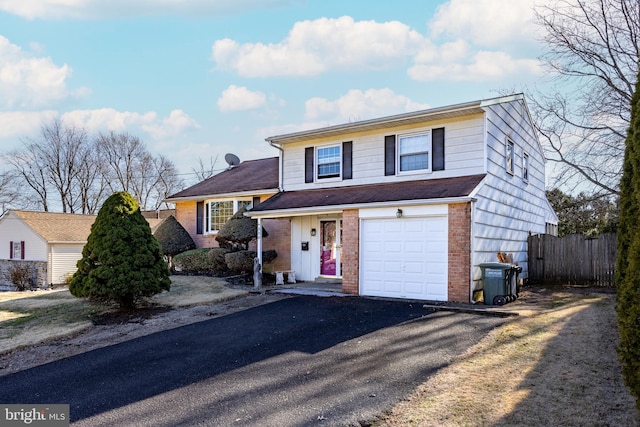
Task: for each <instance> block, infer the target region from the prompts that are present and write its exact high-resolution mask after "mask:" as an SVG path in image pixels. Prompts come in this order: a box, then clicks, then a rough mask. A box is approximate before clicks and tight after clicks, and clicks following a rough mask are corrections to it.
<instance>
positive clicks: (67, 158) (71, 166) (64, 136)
mask: <svg viewBox="0 0 640 427" xmlns="http://www.w3.org/2000/svg"><path fill="white" fill-rule="evenodd" d="M89 145H90V141H89V139H88V137H87V133H86V131H85V130H84V129H82V128H78V127H75V126H73V125H70V124H67V123H63V122H61V121H59V120H54V121H53V122H51V123H49V124H45V125H43V126H42V127H41V128H40V135H39V136H38V137H37V138H34V139H28V140H25V147H24V149H23V150H20V151H14V152H13V153H11V154H9V155H8V156H7V158H8V161H9V163H11V164H12V165H13V167H14V170H15V171H16V172H17V174H18V175H19V176H21V178H22V181H23V183H24V184H26V187H27V188H30V190H31V191H30V192H31V193H32V197H33V198H34V199H37V201H38V203H37V204H38V205H39V206H40V207H41V208H42V209H43V210H45V211H49V209H50V208H51V204H52V202H55V203H56V204H57V203H59V204H60V207H61V208H62V212H71V213H73V212H76V211H82V212H86V206H85V205H84V204H83V201H82V197H81V196H80V195H81V193H79V192H78V179H79V175H80V174H81V172H82V171H83V170H87V169H94V168H95V164H91V163H90V164H87V162H88V161H90V160H92V158H91V157H90V153H91V147H90V146H89ZM54 194H55V195H56V196H57V197H55V200H50V197H52V195H54Z"/></svg>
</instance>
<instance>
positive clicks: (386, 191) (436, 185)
mask: <svg viewBox="0 0 640 427" xmlns="http://www.w3.org/2000/svg"><path fill="white" fill-rule="evenodd" d="M483 178H484V175H470V176H462V177H455V178H441V179H431V180H420V181H403V182H396V183H387V184H370V185H354V186H349V187H334V188H321V189H311V190H299V191H285V192H281V193H278V194H276V195H275V196H273V197H271V198H269V199H267V200H265V201H264V202H262V203H260V204H259V205H258V206H255V207H254V208H253V209H252V210H251V211H252V212H268V211H274V210H283V209H300V208H312V207H323V206H340V205H358V204H368V203H382V202H400V201H409V200H430V199H446V198H456V197H464V196H469V195H470V194H471V192H472V191H473V190H474V189H475V188H476V187H477V185H478V184H479V183H480V181H482V179H483Z"/></svg>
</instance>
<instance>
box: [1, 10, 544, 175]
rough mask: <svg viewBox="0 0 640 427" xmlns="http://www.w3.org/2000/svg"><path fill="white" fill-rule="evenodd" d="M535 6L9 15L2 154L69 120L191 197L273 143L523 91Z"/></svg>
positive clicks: (533, 58) (535, 51) (534, 60)
mask: <svg viewBox="0 0 640 427" xmlns="http://www.w3.org/2000/svg"><path fill="white" fill-rule="evenodd" d="M533 1H534V0H516V1H514V0H449V1H432V0H394V1H372V0H363V1H361V0H340V1H334V0H316V1H313V0H307V1H304V0H189V1H187V0H182V1H180V0H109V1H104V0H20V1H16V0H0V146H1V147H2V148H3V150H4V151H3V152H6V151H8V150H10V149H14V148H19V147H20V146H21V145H22V141H24V140H25V138H30V137H35V136H37V134H38V130H39V128H40V126H41V124H42V123H46V122H47V121H51V120H52V119H54V118H60V119H62V120H63V121H69V122H73V123H74V124H76V125H81V126H84V127H85V128H86V129H87V130H88V131H89V132H91V133H97V132H99V131H104V130H108V129H111V130H115V131H126V132H128V133H130V134H132V135H136V136H138V137H139V138H140V139H142V140H143V141H144V142H145V144H146V146H147V148H148V149H149V151H151V152H152V153H154V154H162V155H165V156H167V157H168V158H169V159H171V160H172V161H173V162H174V163H175V164H176V166H177V168H178V170H179V171H180V173H181V174H184V175H183V177H184V179H185V180H186V181H187V182H188V183H193V179H194V177H193V175H191V174H190V173H191V172H192V169H194V168H197V166H198V162H199V160H200V159H202V160H203V161H204V163H205V164H208V162H209V161H210V159H212V158H215V157H216V156H218V160H217V163H216V168H217V169H223V168H224V167H225V166H226V163H225V162H224V155H225V154H226V153H229V152H232V153H235V154H236V155H238V156H239V157H240V159H241V160H249V159H255V158H260V157H267V156H275V155H276V154H277V152H275V151H274V150H273V149H272V148H270V147H269V146H268V145H267V143H266V142H265V141H264V139H265V138H266V137H269V136H273V135H278V134H282V133H287V132H293V131H298V130H303V129H312V128H317V127H322V126H326V125H334V124H340V123H345V122H349V121H355V120H365V119H370V118H374V117H380V116H385V115H391V114H400V113H404V112H407V111H414V110H419V109H423V108H428V107H438V106H443V105H449V104H455V103H459V102H465V101H471V100H477V99H483V98H490V97H494V96H498V95H500V94H504V93H507V92H520V91H523V90H524V91H526V90H528V89H529V88H531V89H533V88H535V87H538V86H539V85H540V84H541V82H542V81H543V76H544V72H543V68H542V65H541V64H540V62H539V60H538V57H539V55H540V54H541V44H539V43H538V42H537V41H536V40H537V35H536V27H535V25H534V22H533V12H532V2H533Z"/></svg>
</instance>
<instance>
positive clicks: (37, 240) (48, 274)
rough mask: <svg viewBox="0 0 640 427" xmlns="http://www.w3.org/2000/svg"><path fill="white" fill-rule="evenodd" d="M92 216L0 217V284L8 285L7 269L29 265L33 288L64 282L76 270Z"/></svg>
mask: <svg viewBox="0 0 640 427" xmlns="http://www.w3.org/2000/svg"><path fill="white" fill-rule="evenodd" d="M95 218H96V217H95V216H94V215H78V214H68V213H52V212H31V211H21V210H9V211H7V212H5V214H4V215H3V216H2V217H1V218H0V248H4V249H2V250H0V273H1V274H0V279H1V280H0V284H2V285H5V286H7V285H9V286H10V285H11V282H10V281H9V278H8V274H7V271H8V268H9V266H10V265H11V263H13V262H15V261H23V262H25V263H28V264H29V265H30V266H31V267H32V268H33V271H34V272H37V273H36V274H35V276H36V277H37V279H35V280H34V281H35V282H36V283H33V285H34V286H39V287H46V286H47V285H52V284H53V285H57V284H61V283H64V281H65V279H66V277H67V276H68V275H70V274H73V273H74V272H75V271H76V262H77V261H78V260H79V259H80V258H81V257H82V248H83V247H84V245H85V243H86V242H87V237H88V236H89V233H90V232H91V224H93V222H94V221H95Z"/></svg>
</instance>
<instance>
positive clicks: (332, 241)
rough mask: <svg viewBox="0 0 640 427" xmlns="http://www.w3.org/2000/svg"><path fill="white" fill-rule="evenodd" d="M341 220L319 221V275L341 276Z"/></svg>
mask: <svg viewBox="0 0 640 427" xmlns="http://www.w3.org/2000/svg"><path fill="white" fill-rule="evenodd" d="M341 249H342V220H341V219H340V220H336V219H332V220H321V221H320V275H322V276H338V277H339V276H342V264H341V261H340V250H341Z"/></svg>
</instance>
